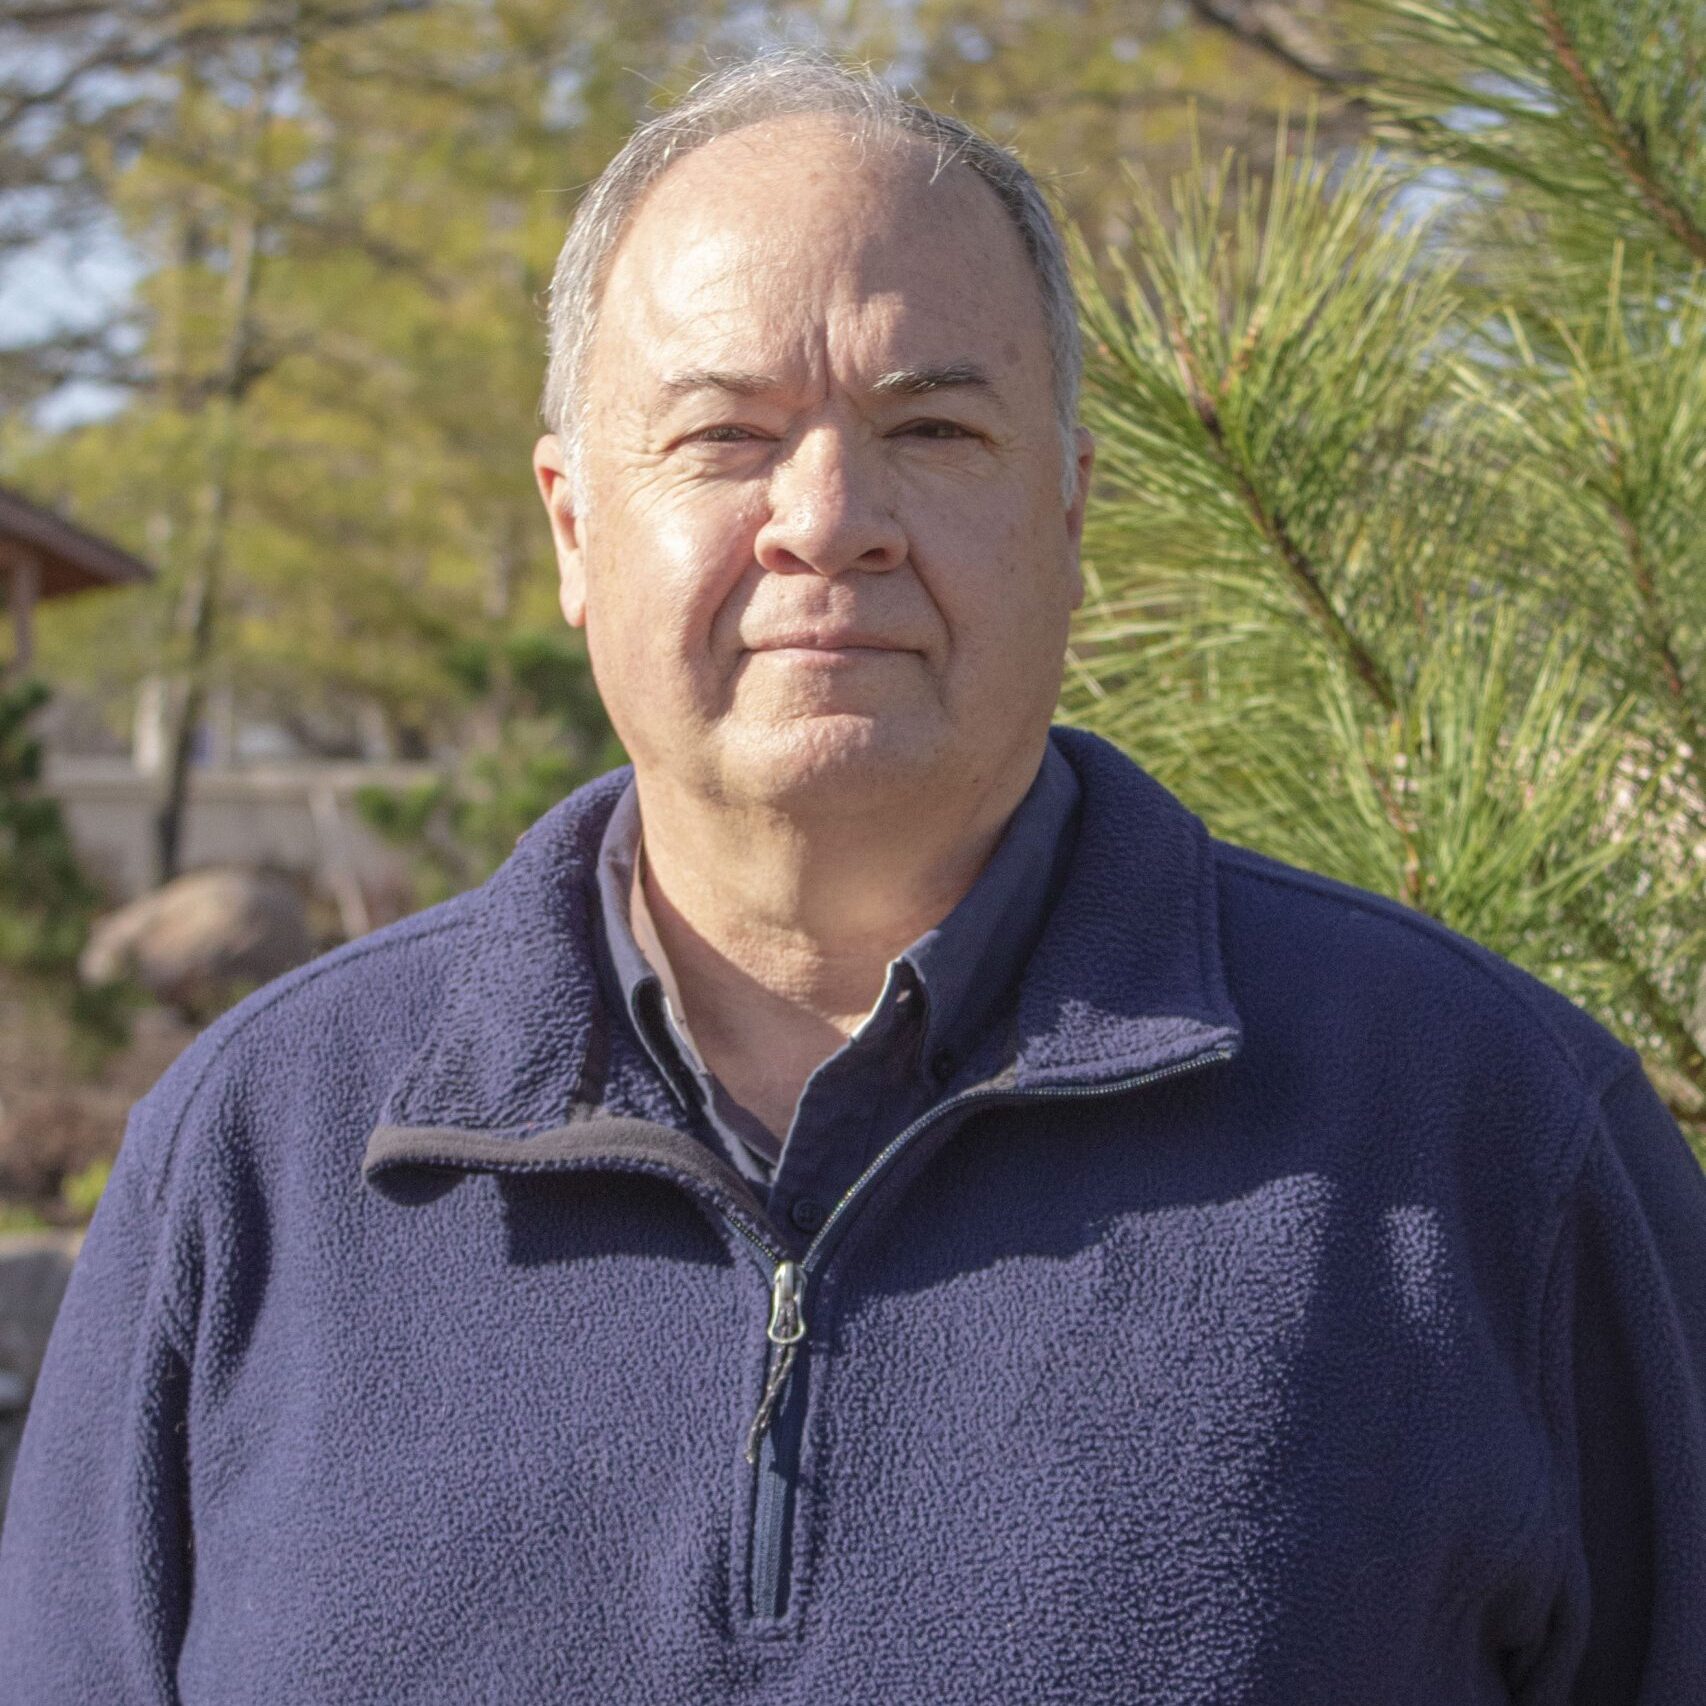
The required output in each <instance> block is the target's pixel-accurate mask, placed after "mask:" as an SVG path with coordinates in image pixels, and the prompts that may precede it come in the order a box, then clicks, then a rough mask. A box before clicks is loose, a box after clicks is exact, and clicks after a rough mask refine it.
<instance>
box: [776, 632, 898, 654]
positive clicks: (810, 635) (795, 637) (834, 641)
mask: <svg viewBox="0 0 1706 1706" xmlns="http://www.w3.org/2000/svg"><path fill="white" fill-rule="evenodd" d="M748 650H750V651H755V652H781V651H791V652H839V651H855V650H857V651H871V652H902V651H907V650H910V648H909V647H906V646H897V645H895V644H894V643H893V642H892V641H890V640H885V639H883V638H882V637H881V636H880V635H877V634H866V633H861V632H859V631H857V630H852V629H850V630H848V631H846V632H841V631H839V630H835V629H828V630H825V629H809V630H806V631H804V632H801V633H798V634H783V635H780V636H778V637H777V638H775V639H770V640H761V641H759V642H758V643H757V644H756V645H753V646H750V647H749V648H748Z"/></svg>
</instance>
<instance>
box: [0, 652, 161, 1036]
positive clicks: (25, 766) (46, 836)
mask: <svg viewBox="0 0 1706 1706" xmlns="http://www.w3.org/2000/svg"><path fill="white" fill-rule="evenodd" d="M47 699H48V689H47V687H46V686H45V685H44V684H43V683H42V682H40V681H34V680H28V679H26V680H8V681H6V682H4V683H0V966H3V967H4V968H6V970H7V971H9V972H11V973H14V974H16V977H15V979H14V983H16V982H18V981H21V983H22V985H23V986H24V987H25V988H26V989H27V990H28V991H29V992H30V993H31V994H32V995H34V996H36V997H37V998H45V999H46V1000H47V1001H48V1002H49V1003H50V1004H51V1005H52V1006H54V1007H55V1008H56V1009H58V1010H59V1011H61V1012H64V1013H65V1014H67V1015H68V1016H69V1018H70V1019H71V1021H72V1026H73V1043H74V1046H75V1047H76V1048H77V1049H78V1051H79V1052H80V1053H81V1054H82V1055H83V1056H84V1057H85V1058H86V1060H92V1059H94V1058H96V1057H98V1056H99V1055H100V1054H101V1053H103V1052H104V1051H105V1050H106V1049H108V1048H110V1047H114V1046H117V1045H118V1044H119V1043H121V1042H123V1041H124V1039H125V1037H126V1035H127V1032H128V1026H127V1023H126V1020H127V1014H128V1010H129V1007H130V1006H131V1004H132V993H133V992H131V991H130V990H127V989H125V988H122V987H120V986H115V985H102V986H99V987H95V986H90V987H85V986H84V985H82V984H80V983H79V982H78V981H77V958H78V955H79V954H81V953H82V951H83V945H84V943H85V942H86V940H87V939H88V934H89V925H90V922H91V921H92V919H93V918H94V914H95V907H96V904H97V902H98V900H99V895H98V894H97V892H96V889H95V887H94V885H93V884H92V883H91V882H90V881H89V879H88V878H87V877H86V876H85V875H84V873H83V871H82V869H81V868H80V867H79V865H78V863H77V857H76V854H75V852H74V851H73V849H72V846H71V837H70V835H69V834H68V833H67V831H66V827H65V821H64V818H63V817H62V816H61V814H60V810H59V805H58V803H57V802H56V801H55V800H54V799H52V798H51V797H50V796H49V795H47V794H45V793H43V792H42V789H41V786H40V784H41V743H40V742H39V741H38V740H37V739H36V738H35V736H34V735H33V734H32V733H31V731H30V720H31V718H32V717H33V716H34V715H35V713H36V712H37V711H39V710H40V709H41V707H42V706H43V705H44V704H45V703H46V702H47Z"/></svg>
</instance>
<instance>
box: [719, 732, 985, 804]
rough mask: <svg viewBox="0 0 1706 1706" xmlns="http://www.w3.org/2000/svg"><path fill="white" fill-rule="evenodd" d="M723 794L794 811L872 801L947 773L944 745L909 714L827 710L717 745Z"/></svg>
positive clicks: (948, 757) (910, 789)
mask: <svg viewBox="0 0 1706 1706" xmlns="http://www.w3.org/2000/svg"><path fill="white" fill-rule="evenodd" d="M723 756H724V759H725V763H724V765H723V772H724V777H725V780H726V782H727V785H728V787H729V791H730V793H731V794H738V795H740V796H742V797H744V798H747V799H750V800H753V801H759V800H763V801H767V802H770V803H773V804H776V805H779V806H788V807H790V808H793V809H798V808H800V807H803V806H807V805H814V806H818V807H820V808H834V807H836V806H839V807H842V808H844V809H845V808H849V807H853V806H874V805H878V804H880V803H881V802H882V801H883V800H884V798H885V797H892V796H895V795H901V794H910V793H913V792H915V791H916V790H917V789H918V788H919V787H920V786H921V785H927V784H928V783H929V782H931V781H932V780H934V779H937V778H944V779H945V777H946V776H947V775H948V774H949V773H951V767H952V762H953V761H952V757H951V754H950V753H949V752H948V751H947V750H946V743H945V742H943V741H941V739H940V738H939V731H938V738H937V739H932V738H931V734H930V731H926V730H923V729H920V728H917V727H916V726H914V725H913V723H912V721H911V719H902V718H894V717H884V716H872V715H855V714H850V713H841V714H836V713H827V714H820V715H816V716H806V717H796V718H790V719H789V720H787V721H785V722H782V723H777V724H768V725H760V726H758V727H753V728H745V729H742V730H740V731H739V732H738V734H736V733H733V731H731V739H730V740H729V741H728V743H727V744H726V746H725V748H724V755H723Z"/></svg>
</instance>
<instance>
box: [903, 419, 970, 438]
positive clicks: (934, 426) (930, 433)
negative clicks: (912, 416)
mask: <svg viewBox="0 0 1706 1706" xmlns="http://www.w3.org/2000/svg"><path fill="white" fill-rule="evenodd" d="M976 436H977V435H976V434H975V433H974V432H972V431H971V430H970V428H968V427H963V426H961V425H960V423H959V422H958V421H944V420H928V421H910V422H908V424H907V425H905V426H903V427H902V428H901V429H900V431H899V433H897V434H896V437H908V438H930V439H952V438H975V437H976Z"/></svg>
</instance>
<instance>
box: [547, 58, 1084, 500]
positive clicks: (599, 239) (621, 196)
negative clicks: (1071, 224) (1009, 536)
mask: <svg viewBox="0 0 1706 1706" xmlns="http://www.w3.org/2000/svg"><path fill="white" fill-rule="evenodd" d="M819 113H821V114H835V115H841V116H845V117H848V118H852V119H854V120H856V121H857V124H858V135H859V136H860V137H861V139H864V138H867V137H870V136H873V135H889V136H896V135H898V136H916V137H921V138H923V139H924V140H926V141H928V142H933V143H934V144H935V145H936V150H937V168H936V169H937V171H938V172H940V171H942V170H944V169H945V168H946V167H947V166H949V165H951V164H952V163H953V162H954V161H956V160H958V161H960V162H962V163H963V164H965V165H966V166H968V167H970V168H971V170H972V171H974V172H975V173H977V175H978V176H979V177H980V178H982V179H983V181H984V182H985V183H986V184H988V185H989V187H990V188H991V189H992V190H993V191H994V192H995V194H996V196H997V198H998V199H999V200H1000V202H1001V205H1002V207H1003V208H1004V209H1005V210H1006V213H1007V216H1008V218H1009V219H1011V220H1012V222H1013V225H1014V228H1015V229H1016V230H1017V232H1018V234H1019V237H1020V239H1021V241H1022V242H1023V243H1024V247H1025V254H1026V256H1027V257H1028V258H1029V260H1030V263H1031V266H1032V269H1033V270H1034V271H1035V273H1036V278H1037V285H1038V287H1039V289H1040V290H1041V292H1042V307H1043V318H1044V322H1045V324H1046V326H1047V328H1048V342H1049V354H1050V359H1051V364H1052V368H1053V380H1054V383H1053V392H1054V406H1055V414H1056V417H1057V419H1058V421H1059V425H1060V437H1061V457H1062V474H1061V487H1062V492H1063V495H1064V496H1065V497H1066V499H1067V500H1068V501H1070V500H1071V496H1072V492H1073V488H1074V482H1075V479H1076V473H1077V446H1076V443H1075V440H1074V430H1073V429H1074V428H1075V427H1076V425H1077V422H1078V387H1079V381H1080V378H1081V375H1082V373H1083V367H1084V353H1083V345H1082V343H1081V341H1080V338H1079V331H1078V300H1077V296H1076V294H1075V292H1074V290H1073V286H1072V274H1071V269H1070V268H1069V266H1068V264H1067V258H1066V250H1065V247H1064V245H1063V244H1062V242H1061V237H1060V231H1059V228H1058V227H1057V226H1056V224H1055V221H1054V217H1053V215H1052V214H1051V213H1050V211H1049V206H1048V202H1047V201H1046V200H1045V199H1044V197H1043V193H1042V190H1041V188H1040V187H1039V186H1038V184H1037V181H1036V179H1035V178H1033V177H1032V176H1031V174H1030V173H1029V172H1028V171H1026V170H1025V168H1024V166H1023V165H1022V164H1021V163H1020V161H1019V160H1018V158H1017V157H1016V156H1015V155H1013V154H1011V153H1009V152H1008V151H1007V150H1006V149H1005V148H1002V147H1000V146H999V145H997V144H996V143H994V142H991V141H989V140H988V139H987V138H985V137H982V136H979V135H978V134H977V132H976V131H974V130H972V129H971V127H970V126H969V125H967V124H965V123H963V122H962V121H961V120H959V119H957V118H953V117H951V116H950V115H948V114H946V113H938V112H933V111H931V110H930V108H928V107H923V106H918V105H915V104H913V103H912V102H909V101H907V100H905V99H903V98H902V97H901V96H900V95H897V94H895V93H894V91H893V90H891V89H889V88H888V87H887V86H886V85H884V84H883V83H881V82H879V81H878V80H877V78H876V77H874V76H873V75H872V74H871V73H870V72H869V71H851V70H848V69H847V68H846V67H844V66H842V65H840V64H838V63H836V62H835V61H834V60H832V59H830V58H828V57H827V56H825V55H822V54H819V53H815V52H811V51H808V50H804V49H799V48H784V49H773V50H771V51H769V52H766V53H763V54H760V55H758V56H757V57H755V58H753V59H749V60H746V61H744V62H741V63H738V64H734V65H729V66H725V67H724V68H723V69H722V70H720V71H716V72H713V73H712V74H711V75H710V76H708V77H704V78H701V79H700V80H699V82H697V83H695V84H694V86H693V87H692V88H691V89H690V90H689V91H688V93H687V95H686V97H685V98H684V99H683V100H682V101H680V102H679V103H678V104H677V105H676V106H673V107H671V108H670V109H669V111H667V112H664V113H660V114H659V115H658V116H657V117H656V118H653V119H648V120H647V121H646V122H645V123H644V124H642V125H640V126H639V128H638V129H636V130H635V131H634V133H633V134H632V135H631V136H630V137H629V138H628V140H627V142H626V143H625V144H624V145H623V147H622V150H621V152H620V153H618V154H617V155H616V157H615V159H613V160H612V161H611V162H610V164H609V165H608V166H606V167H605V169H604V171H603V172H602V173H600V174H599V177H598V179H597V181H596V182H595V183H594V184H593V186H592V188H591V189H590V190H589V191H588V192H587V194H586V196H585V197H584V199H583V200H582V201H581V204H580V206H579V208H578V209H577V210H576V212H575V217H574V222H573V223H572V224H571V225H570V227H569V234H568V236H567V238H566V239H565V240H564V243H563V248H562V253H561V254H560V255H559V256H558V257H557V268H556V272H555V273H554V274H553V276H552V279H551V300H550V314H549V361H548V364H547V367H546V374H545V390H544V396H543V399H542V401H541V405H540V408H541V413H542V414H543V416H544V419H545V423H546V425H547V426H548V427H549V428H550V429H551V430H552V431H553V432H555V433H556V434H557V437H558V440H559V442H560V443H561V445H562V449H563V458H564V465H565V469H566V471H567V474H568V480H569V490H570V492H571V493H573V495H574V503H575V507H576V509H577V511H584V509H585V502H586V484H585V438H586V426H587V417H588V414H589V405H588V399H587V397H586V395H585V385H584V382H585V375H586V364H587V353H588V351H589V350H590V348H591V346H592V337H593V332H594V330H595V327H596V324H597V315H598V305H599V297H600V294H601V292H602V290H603V286H604V279H605V275H606V273H607V272H608V271H609V266H610V261H611V258H612V257H613V255H614V254H615V251H616V245H617V243H618V242H619V240H620V239H621V236H622V233H623V231H624V230H625V229H626V228H627V224H628V221H629V219H630V218H631V217H632V215H633V213H634V210H635V208H636V207H637V206H638V205H639V202H640V200H641V198H642V197H643V196H644V195H645V193H646V191H647V190H648V189H649V188H650V187H651V186H652V185H653V184H654V183H655V182H656V181H657V180H658V178H659V177H661V176H662V175H663V173H664V171H665V170H666V169H667V168H668V167H669V166H671V165H673V164H674V163H675V162H676V161H677V160H680V159H681V158H683V157H684V156H685V155H687V154H690V153H692V152H693V150H694V149H696V148H700V147H703V146H704V144H705V143H707V142H711V141H713V140H715V139H716V138H717V137H719V136H725V135H727V134H728V133H729V132H731V131H735V130H741V129H744V128H745V127H746V126H747V125H751V124H757V123H760V122H761V121H763V120H765V119H772V118H787V117H794V116H796V115H804V114H819Z"/></svg>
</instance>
